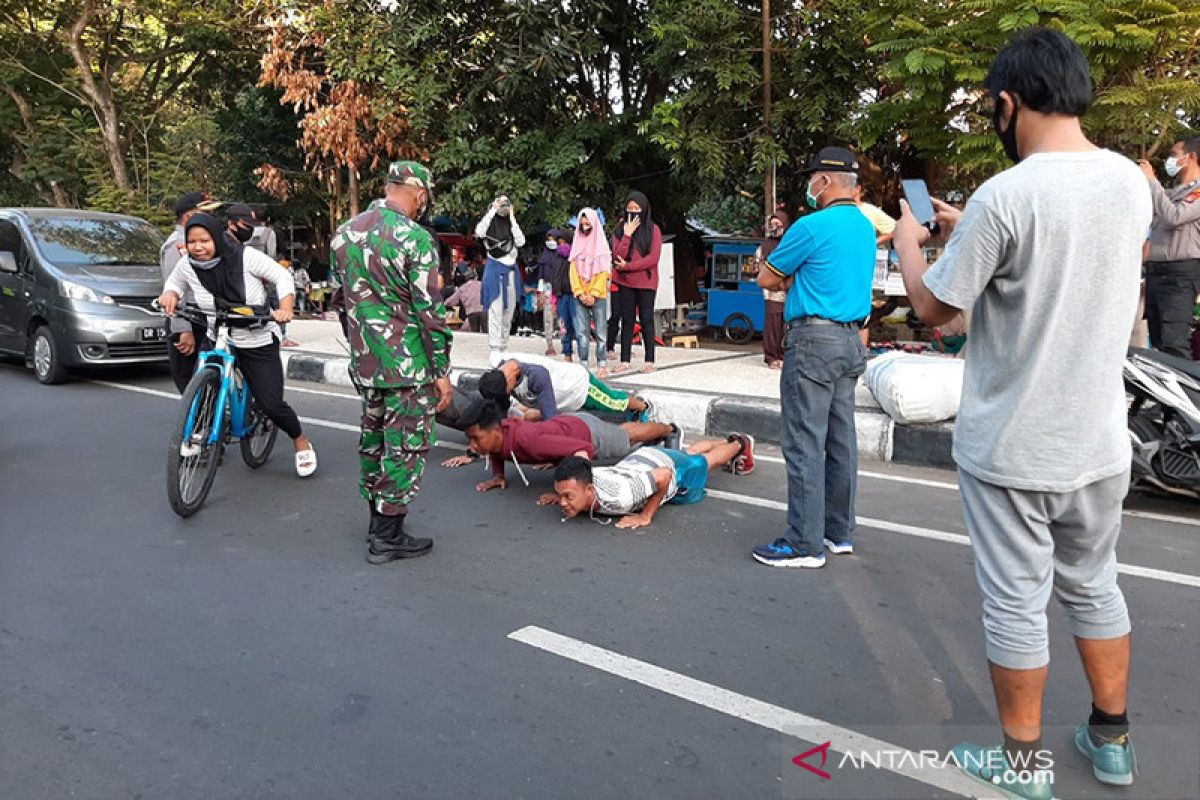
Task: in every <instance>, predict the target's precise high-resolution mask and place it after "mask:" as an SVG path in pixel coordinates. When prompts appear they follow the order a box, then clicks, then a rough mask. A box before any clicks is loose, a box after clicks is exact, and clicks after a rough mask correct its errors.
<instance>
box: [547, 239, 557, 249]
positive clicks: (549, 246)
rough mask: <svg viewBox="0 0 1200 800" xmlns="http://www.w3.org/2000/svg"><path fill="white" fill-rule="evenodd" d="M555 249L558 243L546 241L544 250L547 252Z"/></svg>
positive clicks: (550, 240)
mask: <svg viewBox="0 0 1200 800" xmlns="http://www.w3.org/2000/svg"><path fill="white" fill-rule="evenodd" d="M556 247H558V242H556V241H554V240H553V239H547V240H546V249H547V250H553V249H554V248H556Z"/></svg>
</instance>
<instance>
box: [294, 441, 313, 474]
mask: <svg viewBox="0 0 1200 800" xmlns="http://www.w3.org/2000/svg"><path fill="white" fill-rule="evenodd" d="M316 471H317V451H316V450H313V449H312V448H311V447H310V448H308V449H307V450H297V451H296V474H297V475H299V476H300V477H301V478H307V477H308V476H309V475H312V474H313V473H314V472H316Z"/></svg>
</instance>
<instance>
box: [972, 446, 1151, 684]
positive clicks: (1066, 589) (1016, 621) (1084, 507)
mask: <svg viewBox="0 0 1200 800" xmlns="http://www.w3.org/2000/svg"><path fill="white" fill-rule="evenodd" d="M958 483H959V486H960V487H961V488H962V499H963V513H964V515H965V516H966V520H967V531H968V533H970V536H971V545H972V547H973V549H974V550H975V577H976V579H977V580H978V581H979V590H980V592H981V593H982V594H983V629H984V637H985V639H986V640H987V657H988V660H989V661H991V662H992V663H993V664H998V665H999V666H1001V667H1007V668H1009V669H1037V668H1038V667H1043V666H1045V665H1046V664H1048V663H1049V662H1050V649H1049V635H1048V633H1047V625H1046V605H1047V604H1048V603H1049V601H1050V594H1051V592H1053V593H1054V596H1055V597H1057V598H1058V601H1059V602H1060V603H1062V605H1063V607H1064V608H1065V609H1066V612H1067V619H1068V620H1069V627H1070V629H1071V633H1072V634H1073V635H1075V636H1077V637H1079V638H1081V639H1116V638H1119V637H1121V636H1124V635H1125V634H1127V633H1129V628H1130V626H1129V612H1128V611H1127V610H1126V608H1125V597H1124V596H1123V595H1122V594H1121V589H1120V588H1119V587H1118V586H1117V553H1116V547H1117V536H1118V535H1119V534H1120V532H1121V507H1122V503H1123V502H1124V500H1125V494H1126V493H1127V492H1128V490H1129V472H1128V470H1127V471H1125V472H1124V473H1122V474H1120V475H1116V476H1114V477H1112V478H1106V479H1104V480H1101V481H1096V482H1095V483H1092V484H1088V485H1087V486H1084V487H1083V488H1082V489H1078V490H1076V491H1074V492H1030V491H1023V490H1019V489H1008V488H1005V487H1003V486H996V485H994V484H991V483H987V482H985V481H981V480H979V479H978V478H976V477H974V476H973V475H971V474H969V473H968V472H966V471H964V470H961V469H960V470H959V472H958Z"/></svg>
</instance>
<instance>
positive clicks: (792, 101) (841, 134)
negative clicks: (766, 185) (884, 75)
mask: <svg viewBox="0 0 1200 800" xmlns="http://www.w3.org/2000/svg"><path fill="white" fill-rule="evenodd" d="M774 8H775V9H777V13H776V14H775V15H774V16H773V17H772V18H771V23H770V29H769V34H770V42H771V45H770V47H771V62H772V75H771V77H772V80H771V95H772V98H773V102H772V109H771V114H770V117H769V118H764V113H763V112H764V109H763V101H762V82H763V68H762V67H763V52H762V50H763V48H762V18H761V10H762V7H761V5H760V4H759V3H746V2H730V1H729V0H660V1H659V2H656V3H653V4H651V9H652V10H651V15H650V32H651V36H652V38H653V40H654V42H655V48H654V50H653V52H652V54H651V56H650V57H651V63H652V64H654V65H655V68H656V69H657V70H659V71H660V72H661V73H662V74H663V75H664V76H666V78H667V80H668V81H669V83H668V86H669V89H668V92H667V95H666V96H665V98H664V99H663V100H662V101H661V102H660V103H658V104H657V105H656V107H655V108H654V110H653V114H652V116H651V118H650V119H649V120H648V121H647V122H646V123H644V124H643V126H642V130H643V131H645V132H646V133H647V134H648V135H649V136H651V137H652V139H653V140H654V141H655V142H657V143H659V144H661V145H662V146H663V147H664V148H666V150H667V151H668V152H669V153H670V155H671V158H672V163H673V164H674V165H675V167H676V168H678V169H681V170H695V171H696V172H698V174H699V175H700V176H701V177H702V178H703V179H705V181H706V182H707V183H708V184H709V186H708V187H706V191H709V192H711V191H714V190H715V191H716V193H717V194H718V195H730V194H736V193H745V192H749V193H751V194H759V193H761V191H762V176H763V175H764V173H766V172H767V171H768V170H769V169H771V167H772V162H774V163H775V164H776V165H777V169H778V189H777V196H778V198H779V199H780V200H781V201H784V202H785V203H786V204H787V205H789V206H790V207H795V205H796V204H797V203H798V201H799V200H800V199H801V197H802V196H803V176H802V175H801V173H800V169H801V168H802V167H803V165H804V164H805V163H806V162H807V159H808V158H809V157H810V156H811V154H812V153H813V152H815V151H816V150H818V149H820V148H821V147H823V146H825V145H828V144H845V145H851V146H857V145H858V144H859V142H858V140H857V136H856V129H855V127H854V125H853V122H854V120H855V119H856V118H857V117H858V116H860V115H861V113H862V110H863V106H864V102H865V101H864V97H865V96H867V93H868V92H871V91H873V90H875V89H876V87H877V63H878V61H879V60H880V59H879V57H878V56H874V55H872V54H871V53H870V52H868V49H867V42H866V40H865V39H864V38H863V36H862V20H863V15H864V10H863V9H864V8H865V6H864V4H862V3H859V2H852V1H851V0H818V1H816V2H808V3H803V4H797V3H779V4H777V5H776V6H775V7H774Z"/></svg>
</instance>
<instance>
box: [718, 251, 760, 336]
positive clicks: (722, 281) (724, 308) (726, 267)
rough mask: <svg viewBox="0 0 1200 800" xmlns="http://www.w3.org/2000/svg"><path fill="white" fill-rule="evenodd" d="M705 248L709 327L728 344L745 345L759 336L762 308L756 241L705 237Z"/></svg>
mask: <svg viewBox="0 0 1200 800" xmlns="http://www.w3.org/2000/svg"><path fill="white" fill-rule="evenodd" d="M704 242H705V244H706V245H707V246H708V248H707V249H708V288H707V289H705V290H704V292H705V293H706V294H707V295H708V320H707V321H708V325H709V327H712V328H720V329H721V332H722V334H724V336H725V338H726V339H727V340H729V341H730V342H733V343H735V344H745V343H746V342H749V341H750V340H751V339H753V338H754V334H756V333H762V329H763V317H764V314H765V307H764V304H763V294H762V289H760V288H758V284H757V283H756V282H755V280H756V277H757V274H758V262H757V261H756V260H755V258H754V254H755V253H756V252H757V251H758V245H759V240H758V239H750V238H746V237H742V236H705V237H704Z"/></svg>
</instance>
